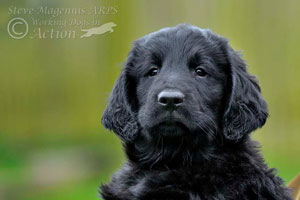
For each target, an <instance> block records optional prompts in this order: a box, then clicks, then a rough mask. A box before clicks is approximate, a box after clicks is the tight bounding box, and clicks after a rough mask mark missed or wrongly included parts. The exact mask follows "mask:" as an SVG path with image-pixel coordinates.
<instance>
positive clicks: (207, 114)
mask: <svg viewBox="0 0 300 200" xmlns="http://www.w3.org/2000/svg"><path fill="white" fill-rule="evenodd" d="M266 117H267V107H266V103H265V101H264V100H263V98H262V97H261V95H260V88H259V86H258V84H257V82H256V80H255V77H253V76H251V75H250V74H248V73H247V71H246V66H245V64H244V62H243V60H242V59H241V58H240V56H239V55H238V54H237V53H236V52H235V51H234V50H233V49H232V48H231V47H230V46H229V45H228V42H227V40H226V39H224V38H222V37H220V36H217V35H216V34H214V33H212V32H211V31H209V30H203V29H199V28H197V27H194V26H191V25H186V24H185V25H179V26H176V27H172V28H166V29H162V30H160V31H158V32H155V33H151V34H149V35H147V36H145V37H143V38H141V39H139V40H137V41H136V42H135V44H134V47H133V49H132V50H131V52H130V53H129V56H128V59H127V63H126V65H125V66H124V68H123V71H122V73H121V75H120V77H119V79H118V81H117V82H116V84H115V88H114V90H113V93H112V95H111V98H110V103H109V105H108V107H107V109H106V110H105V113H104V115H103V119H102V122H103V124H104V126H105V127H107V128H109V129H111V130H113V131H114V132H115V133H117V134H118V135H119V136H120V137H121V139H122V140H123V141H124V142H133V141H134V140H135V138H136V137H137V136H138V135H141V134H144V135H145V136H147V137H152V138H155V137H156V136H163V137H169V138H178V137H179V138H182V137H195V139H196V138H199V137H202V136H203V135H205V136H206V137H207V136H210V137H211V139H212V138H214V136H216V134H219V135H221V136H222V137H224V138H225V139H227V140H240V139H241V138H243V137H244V136H245V135H247V134H248V133H250V132H251V131H253V130H255V129H256V128H258V127H261V126H262V125H263V124H264V123H265V120H266Z"/></svg>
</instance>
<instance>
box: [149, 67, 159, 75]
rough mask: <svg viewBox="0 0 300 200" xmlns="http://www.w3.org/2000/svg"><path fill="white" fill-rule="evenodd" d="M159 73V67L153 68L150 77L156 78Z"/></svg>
mask: <svg viewBox="0 0 300 200" xmlns="http://www.w3.org/2000/svg"><path fill="white" fill-rule="evenodd" d="M158 72H159V69H158V68H157V67H153V68H152V69H150V71H149V72H148V76H156V75H157V74H158Z"/></svg>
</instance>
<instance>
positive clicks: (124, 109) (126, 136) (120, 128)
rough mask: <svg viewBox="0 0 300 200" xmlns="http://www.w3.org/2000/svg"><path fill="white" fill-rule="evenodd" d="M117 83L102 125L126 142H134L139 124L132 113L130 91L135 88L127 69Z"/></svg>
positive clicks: (124, 69)
mask: <svg viewBox="0 0 300 200" xmlns="http://www.w3.org/2000/svg"><path fill="white" fill-rule="evenodd" d="M127 65H128V64H126V65H125V67H124V68H123V70H122V72H121V75H120V76H119V78H118V80H117V82H116V83H115V86H114V89H113V92H112V93H111V95H110V99H109V104H108V106H107V108H106V109H105V111H104V114H103V116H102V124H103V125H104V127H105V128H107V129H109V130H111V131H113V132H115V133H116V134H117V135H118V136H119V137H120V138H121V139H122V140H123V141H124V142H132V141H133V140H134V139H135V137H136V135H137V133H138V124H137V120H136V117H135V114H134V113H133V111H132V106H133V105H130V104H131V103H133V102H132V101H131V100H130V98H133V96H132V94H131V91H130V89H131V90H132V89H133V88H132V87H131V86H132V83H130V78H129V77H128V75H127V74H126V67H128V66H127Z"/></svg>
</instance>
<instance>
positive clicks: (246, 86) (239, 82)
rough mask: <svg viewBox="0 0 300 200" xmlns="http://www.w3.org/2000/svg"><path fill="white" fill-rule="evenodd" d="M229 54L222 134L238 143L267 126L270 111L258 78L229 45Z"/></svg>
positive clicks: (227, 48)
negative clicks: (251, 73) (248, 70)
mask: <svg viewBox="0 0 300 200" xmlns="http://www.w3.org/2000/svg"><path fill="white" fill-rule="evenodd" d="M226 54H227V59H228V62H229V65H230V67H229V70H230V71H229V78H228V85H227V87H228V96H227V105H226V106H225V111H224V116H223V123H222V124H223V133H224V135H225V138H226V139H228V140H239V139H241V138H242V137H243V136H244V135H247V134H249V133H250V132H252V131H254V130H256V129H257V128H260V127H262V126H263V125H264V124H265V122H266V119H267V117H268V109H267V104H266V102H265V100H264V99H263V98H262V96H261V90H260V87H259V85H258V82H257V80H256V78H255V76H252V75H250V74H249V73H248V72H247V69H246V64H245V63H244V61H243V60H242V59H241V57H240V55H239V54H238V53H237V52H235V51H234V50H233V49H232V48H231V47H230V46H229V44H227V45H226Z"/></svg>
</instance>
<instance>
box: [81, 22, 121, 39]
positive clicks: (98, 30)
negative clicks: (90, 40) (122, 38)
mask: <svg viewBox="0 0 300 200" xmlns="http://www.w3.org/2000/svg"><path fill="white" fill-rule="evenodd" d="M116 26H117V25H116V24H115V23H113V22H108V23H105V24H102V25H101V26H99V27H93V28H90V29H81V31H83V32H86V33H85V34H83V35H82V36H81V37H80V38H86V37H91V36H93V35H102V34H104V33H107V32H110V33H112V32H114V29H113V27H116Z"/></svg>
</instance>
